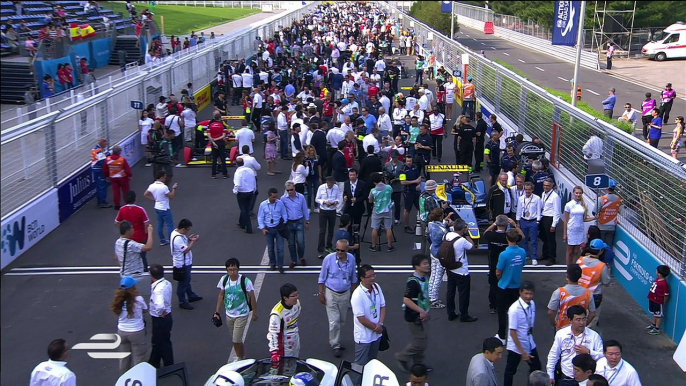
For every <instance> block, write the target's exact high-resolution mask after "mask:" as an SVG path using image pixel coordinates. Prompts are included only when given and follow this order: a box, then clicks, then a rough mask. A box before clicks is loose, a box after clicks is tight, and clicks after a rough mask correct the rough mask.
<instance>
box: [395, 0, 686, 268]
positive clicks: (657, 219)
mask: <svg viewBox="0 0 686 386" xmlns="http://www.w3.org/2000/svg"><path fill="white" fill-rule="evenodd" d="M396 12H398V10H397V9H396ZM400 23H401V24H402V25H403V27H404V28H405V29H413V30H414V31H415V35H416V36H417V43H418V44H419V46H420V47H424V48H425V49H433V50H434V51H435V52H436V55H437V61H438V62H441V63H439V64H441V65H443V66H444V67H446V68H447V69H448V70H450V71H452V70H453V69H461V65H462V62H461V55H462V54H467V55H469V65H468V72H469V74H470V75H472V76H473V77H474V81H475V82H474V83H475V86H476V94H477V96H478V97H479V98H481V99H482V100H485V101H486V102H487V103H488V104H490V105H491V106H493V108H494V110H495V111H494V112H495V113H496V114H497V115H498V116H499V117H502V118H503V119H504V120H505V121H509V122H511V123H512V126H514V127H512V128H513V129H515V130H517V131H518V132H520V133H522V134H524V135H526V136H529V137H539V138H541V140H542V141H543V143H544V144H545V146H546V147H547V148H548V149H551V156H554V159H552V160H551V161H552V162H551V164H553V165H555V166H556V167H557V168H558V169H560V170H561V171H564V172H566V173H567V174H568V175H571V176H573V177H574V178H575V179H577V180H578V181H584V179H585V175H586V171H587V162H586V160H584V157H583V154H582V151H581V150H582V147H583V145H584V144H585V143H586V142H587V141H588V139H589V136H590V135H591V134H592V133H595V134H597V135H599V136H600V137H601V138H602V139H603V142H604V147H603V159H604V160H605V167H606V173H607V174H608V175H609V176H610V177H611V178H613V179H614V180H616V181H617V183H618V188H617V193H618V194H619V195H620V196H621V197H622V198H623V199H624V207H623V209H622V212H621V215H620V222H621V223H622V224H624V226H626V227H629V228H632V230H635V231H633V232H632V234H633V236H634V237H636V239H637V240H638V241H639V242H641V243H642V244H643V245H645V246H646V248H648V249H649V250H650V251H651V252H653V253H655V255H656V256H657V257H658V258H660V259H661V260H662V261H664V262H665V264H668V265H669V266H670V267H671V268H672V269H673V271H674V272H676V273H677V274H678V275H680V276H682V277H684V274H685V273H686V205H684V203H686V167H685V166H684V164H682V163H679V162H678V161H676V160H673V159H671V158H669V157H668V156H666V155H665V154H663V153H661V152H660V151H657V150H656V149H653V148H651V147H649V146H647V145H646V144H645V143H643V142H641V141H639V140H638V139H636V138H634V137H632V136H630V135H628V134H626V133H624V132H623V131H621V130H619V129H617V128H615V127H613V126H611V125H609V124H607V123H604V122H602V121H599V120H597V119H596V118H594V117H592V116H591V115H589V114H586V113H584V112H583V111H581V110H579V109H577V108H575V107H573V106H572V105H570V104H568V103H566V102H564V101H562V100H561V99H559V98H557V97H555V96H553V95H551V94H548V93H547V92H546V91H545V90H544V89H542V88H540V87H538V86H537V85H535V84H533V83H532V82H530V81H528V80H526V79H524V78H522V77H520V76H519V75H517V74H515V73H513V72H511V71H510V70H508V69H506V68H504V67H502V66H500V65H498V64H497V63H494V62H492V61H490V60H488V59H486V58H484V57H483V56H481V55H478V54H476V53H474V52H472V51H469V50H468V49H467V48H466V47H465V46H463V45H461V44H459V43H457V42H455V41H453V40H450V39H449V38H448V37H447V36H445V35H443V34H441V33H440V32H438V31H436V30H434V29H432V28H430V27H428V26H427V25H425V24H423V23H421V22H420V21H418V20H416V19H414V18H412V17H411V16H409V15H404V17H403V18H402V20H400ZM429 32H431V33H432V35H433V37H434V40H433V41H429V40H428V38H427V37H428V36H429ZM554 124H555V125H556V127H557V128H556V129H554V128H553V125H554ZM553 137H555V138H553ZM553 139H555V141H553ZM553 142H555V143H553ZM553 145H554V146H553ZM584 189H585V190H586V193H588V194H589V195H590V196H591V197H594V196H595V193H596V192H592V191H590V190H589V189H588V188H584Z"/></svg>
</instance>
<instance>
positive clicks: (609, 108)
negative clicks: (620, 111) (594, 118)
mask: <svg viewBox="0 0 686 386" xmlns="http://www.w3.org/2000/svg"><path fill="white" fill-rule="evenodd" d="M608 93H609V95H608V97H607V98H605V100H604V101H603V102H602V104H603V115H605V116H606V117H608V118H610V119H612V116H613V113H614V109H615V102H617V96H616V95H615V88H614V87H612V88H610V89H609V90H608Z"/></svg>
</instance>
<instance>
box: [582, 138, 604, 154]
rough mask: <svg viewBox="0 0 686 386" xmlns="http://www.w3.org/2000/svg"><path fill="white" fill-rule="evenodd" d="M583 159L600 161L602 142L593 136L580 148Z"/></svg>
mask: <svg viewBox="0 0 686 386" xmlns="http://www.w3.org/2000/svg"><path fill="white" fill-rule="evenodd" d="M581 151H582V152H583V154H584V159H600V157H602V155H603V140H602V139H600V137H598V136H597V135H595V134H592V135H591V138H589V139H588V141H586V143H585V144H584V146H583V147H582V148H581Z"/></svg>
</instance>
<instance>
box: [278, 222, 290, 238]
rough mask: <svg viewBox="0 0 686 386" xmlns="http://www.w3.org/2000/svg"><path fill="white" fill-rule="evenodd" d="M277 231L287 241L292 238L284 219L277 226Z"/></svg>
mask: <svg viewBox="0 0 686 386" xmlns="http://www.w3.org/2000/svg"><path fill="white" fill-rule="evenodd" d="M276 231H277V232H279V234H280V235H281V237H283V238H284V239H287V238H288V237H289V236H290V232H289V231H288V225H287V224H286V222H285V221H283V218H281V219H279V224H278V225H277V226H276Z"/></svg>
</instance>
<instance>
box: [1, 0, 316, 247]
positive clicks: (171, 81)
mask: <svg viewBox="0 0 686 386" xmlns="http://www.w3.org/2000/svg"><path fill="white" fill-rule="evenodd" d="M318 3H319V2H310V3H309V4H307V5H306V6H303V7H301V8H299V9H295V10H292V11H289V12H286V13H282V14H278V15H274V16H272V17H270V18H267V19H265V20H263V21H260V22H257V23H253V24H251V25H250V26H247V27H245V28H242V29H240V30H238V31H235V32H233V33H231V34H228V35H227V36H224V37H220V38H217V39H215V40H214V41H211V40H210V41H208V43H206V44H203V45H199V46H197V48H194V50H192V51H191V53H190V54H186V55H183V56H182V55H181V53H177V54H174V55H172V56H171V57H170V58H169V59H168V60H167V61H165V62H163V63H162V64H160V65H159V66H157V67H142V66H141V67H139V70H140V72H139V73H138V74H136V75H135V76H132V77H125V78H121V79H118V82H112V84H107V85H99V90H98V92H97V93H96V94H95V95H92V96H90V97H88V98H87V99H85V100H83V101H81V102H79V103H77V104H71V103H70V104H69V106H67V107H64V108H61V109H60V110H57V111H52V112H49V113H47V114H41V115H40V116H39V117H37V118H35V119H32V120H30V121H28V122H24V123H21V124H19V125H16V126H14V127H12V128H10V129H8V130H4V131H3V132H2V143H1V145H0V151H1V152H2V155H3V162H2V165H1V167H0V170H1V172H0V175H1V177H0V178H1V182H2V184H1V187H0V194H1V195H2V196H1V198H0V199H1V205H0V211H1V215H2V221H3V224H5V221H6V220H7V219H8V218H9V217H10V216H13V215H15V214H16V213H17V212H18V211H20V210H21V209H22V208H24V207H25V206H26V205H28V204H29V203H30V202H31V201H32V200H34V199H35V198H36V197H39V196H40V195H41V194H43V193H44V192H46V191H49V190H50V189H52V188H55V187H57V186H58V185H60V184H61V183H62V182H64V181H66V180H67V179H69V178H70V177H72V176H73V175H74V174H75V173H78V172H79V171H80V170H81V169H82V168H83V167H84V166H85V165H87V164H88V162H89V160H90V150H91V149H92V148H93V146H94V145H95V143H96V141H97V139H98V138H100V137H103V138H106V139H107V140H108V142H109V143H110V144H112V145H114V144H116V143H118V142H120V141H122V140H124V139H125V138H127V137H129V136H130V135H131V134H132V133H135V132H137V130H138V119H139V113H140V112H139V111H135V110H132V109H131V107H130V105H129V102H130V101H132V100H139V101H143V102H151V101H156V100H157V99H158V97H159V96H160V95H169V94H170V93H174V92H176V93H178V92H179V90H181V89H183V88H185V85H186V84H187V83H189V82H191V83H193V84H194V85H195V86H196V90H200V89H201V88H202V87H203V86H205V85H208V84H209V83H211V82H212V81H213V80H214V77H215V74H216V70H217V68H218V66H219V64H220V63H221V62H222V61H224V60H227V59H235V58H237V57H247V56H249V55H251V54H252V53H253V52H252V45H253V40H254V37H255V35H256V34H257V35H259V36H272V35H273V34H274V32H275V31H278V29H279V28H280V27H281V26H287V25H290V24H292V23H293V22H294V21H295V20H299V19H300V18H301V17H302V16H303V15H304V14H306V13H307V12H309V11H310V10H311V9H313V8H314V7H315V6H316V5H318ZM3 253H4V251H3Z"/></svg>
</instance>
